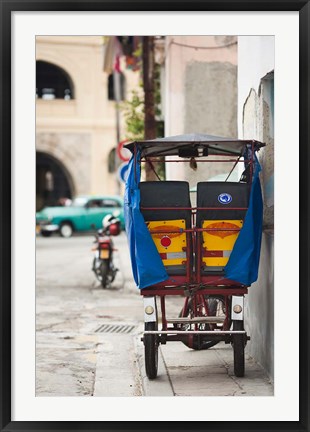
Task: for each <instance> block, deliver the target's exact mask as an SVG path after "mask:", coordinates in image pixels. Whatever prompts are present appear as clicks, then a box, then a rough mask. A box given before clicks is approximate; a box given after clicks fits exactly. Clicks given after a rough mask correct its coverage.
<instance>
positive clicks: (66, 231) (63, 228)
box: [59, 222, 73, 238]
mask: <svg viewBox="0 0 310 432" xmlns="http://www.w3.org/2000/svg"><path fill="white" fill-rule="evenodd" d="M59 232H60V235H61V237H64V238H69V237H71V236H72V234H73V227H72V225H71V224H70V223H69V222H63V223H62V224H61V225H60V228H59Z"/></svg>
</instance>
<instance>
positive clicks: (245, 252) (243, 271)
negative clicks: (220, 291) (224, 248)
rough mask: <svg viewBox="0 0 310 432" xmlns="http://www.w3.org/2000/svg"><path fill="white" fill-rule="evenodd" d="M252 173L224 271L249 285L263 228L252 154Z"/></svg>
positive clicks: (253, 277) (255, 272) (255, 274)
mask: <svg viewBox="0 0 310 432" xmlns="http://www.w3.org/2000/svg"><path fill="white" fill-rule="evenodd" d="M254 160H255V165H254V167H255V168H254V175H253V181H252V188H251V194H250V199H249V207H248V210H247V212H246V215H245V219H244V224H243V227H242V229H241V230H240V232H239V236H238V237H237V240H236V243H235V245H234V248H233V250H232V252H231V255H230V258H229V261H228V263H227V264H226V266H225V269H224V272H225V276H226V277H227V278H228V279H231V280H233V281H236V282H239V283H241V284H243V285H251V283H253V282H255V281H256V280H257V277H258V267H259V257H260V247H261V239H262V229H263V199H262V191H261V185H260V180H259V173H260V171H261V166H260V164H259V162H258V159H257V157H256V155H254Z"/></svg>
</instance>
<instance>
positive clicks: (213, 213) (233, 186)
mask: <svg viewBox="0 0 310 432" xmlns="http://www.w3.org/2000/svg"><path fill="white" fill-rule="evenodd" d="M248 204H249V185H248V184H246V183H234V182H199V183H197V207H198V209H197V218H196V225H197V226H199V227H201V224H202V221H203V220H223V219H224V220H240V219H241V220H243V219H244V217H245V214H246V210H233V209H232V210H230V209H231V208H233V207H238V208H247V207H248ZM199 207H213V208H214V209H212V210H199ZM221 209H223V210H221Z"/></svg>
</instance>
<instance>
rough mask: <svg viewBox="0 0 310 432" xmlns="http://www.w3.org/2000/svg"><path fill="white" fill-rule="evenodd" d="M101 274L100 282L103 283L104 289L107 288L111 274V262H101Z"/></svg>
mask: <svg viewBox="0 0 310 432" xmlns="http://www.w3.org/2000/svg"><path fill="white" fill-rule="evenodd" d="M99 272H100V282H101V285H102V288H106V287H107V285H108V273H109V262H108V261H101V263H100V268H99Z"/></svg>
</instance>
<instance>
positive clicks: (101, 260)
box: [92, 214, 121, 288]
mask: <svg viewBox="0 0 310 432" xmlns="http://www.w3.org/2000/svg"><path fill="white" fill-rule="evenodd" d="M120 232H121V224H120V220H119V219H118V218H117V216H116V215H115V214H109V215H107V216H105V217H104V218H103V220H102V229H99V230H97V232H96V234H95V242H94V243H95V246H94V247H93V248H92V250H93V251H94V259H93V266H92V270H93V272H94V273H95V276H96V278H97V279H98V281H99V282H100V283H101V285H102V288H108V287H109V286H110V285H111V283H112V282H113V281H114V279H115V276H116V273H117V271H118V269H117V268H116V267H115V266H114V263H113V252H114V251H115V249H114V245H113V240H112V236H117V235H119V234H120Z"/></svg>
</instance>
